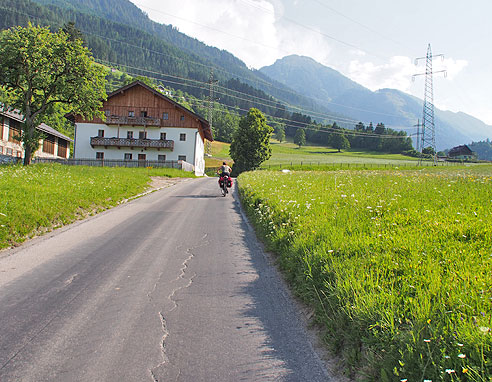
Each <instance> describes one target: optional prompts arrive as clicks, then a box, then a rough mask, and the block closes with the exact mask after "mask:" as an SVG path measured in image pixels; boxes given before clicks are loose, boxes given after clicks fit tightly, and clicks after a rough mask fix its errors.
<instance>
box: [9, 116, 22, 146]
mask: <svg viewBox="0 0 492 382" xmlns="http://www.w3.org/2000/svg"><path fill="white" fill-rule="evenodd" d="M20 135H21V129H20V124H19V122H17V121H14V120H12V119H11V120H10V126H9V142H13V143H20V140H19V138H20Z"/></svg>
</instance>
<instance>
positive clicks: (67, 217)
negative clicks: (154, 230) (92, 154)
mask: <svg viewBox="0 0 492 382" xmlns="http://www.w3.org/2000/svg"><path fill="white" fill-rule="evenodd" d="M151 176H167V177H183V176H184V177H191V176H193V175H192V174H191V173H185V172H183V171H181V170H176V169H150V168H132V169H130V168H108V167H85V166H61V165H41V164H38V165H31V166H28V167H22V166H0V249H1V248H6V247H9V246H15V245H18V244H19V243H21V242H23V241H24V240H26V239H27V238H29V237H32V236H35V235H39V234H41V233H43V232H46V231H49V230H52V229H53V228H57V227H60V226H62V225H64V224H67V223H70V222H73V221H75V220H77V219H80V218H83V217H85V216H87V215H91V214H94V213H96V212H98V211H102V210H104V209H107V208H109V207H112V206H114V205H116V204H118V203H119V202H120V201H122V200H123V199H126V198H129V197H131V196H134V195H137V194H139V193H141V192H142V191H144V190H145V189H146V188H147V187H148V184H149V182H150V177H151Z"/></svg>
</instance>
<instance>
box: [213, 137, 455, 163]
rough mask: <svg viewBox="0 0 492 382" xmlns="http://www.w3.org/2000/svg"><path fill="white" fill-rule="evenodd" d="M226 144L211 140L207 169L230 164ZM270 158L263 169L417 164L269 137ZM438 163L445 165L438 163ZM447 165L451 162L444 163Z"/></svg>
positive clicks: (399, 157) (395, 156) (394, 156)
mask: <svg viewBox="0 0 492 382" xmlns="http://www.w3.org/2000/svg"><path fill="white" fill-rule="evenodd" d="M229 146H230V145H229V144H228V143H223V142H212V153H211V154H212V157H210V158H206V159H205V163H206V164H205V166H206V167H207V168H217V167H219V166H220V165H221V164H222V162H223V161H224V160H226V161H228V163H232V161H231V159H230V155H229ZM271 147H272V157H271V158H270V159H269V160H267V161H266V162H264V163H263V165H262V168H266V169H269V168H271V169H279V168H287V167H288V168H301V167H305V168H309V167H311V168H313V167H317V166H320V167H323V166H333V167H338V168H340V167H341V168H343V167H344V166H346V167H350V165H353V167H354V166H363V165H366V166H368V167H370V166H373V167H381V166H383V167H384V166H400V167H402V166H403V167H405V166H407V167H412V166H416V165H417V164H418V160H417V159H416V158H411V157H407V156H404V155H400V154H384V153H378V152H366V151H357V150H344V151H342V152H340V153H339V152H338V151H337V150H334V149H332V148H328V147H323V146H302V147H301V148H299V147H298V146H297V145H295V144H293V143H291V142H282V143H279V142H278V141H276V140H274V139H272V140H271ZM431 164H432V163H431V162H424V165H427V166H428V165H431ZM440 165H444V164H443V163H440ZM446 165H451V164H449V163H446Z"/></svg>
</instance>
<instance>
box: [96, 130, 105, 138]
mask: <svg viewBox="0 0 492 382" xmlns="http://www.w3.org/2000/svg"><path fill="white" fill-rule="evenodd" d="M97 136H98V137H99V138H104V130H97Z"/></svg>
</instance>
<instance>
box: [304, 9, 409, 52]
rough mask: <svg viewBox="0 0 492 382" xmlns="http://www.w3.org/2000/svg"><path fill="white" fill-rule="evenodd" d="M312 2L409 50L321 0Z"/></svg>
mask: <svg viewBox="0 0 492 382" xmlns="http://www.w3.org/2000/svg"><path fill="white" fill-rule="evenodd" d="M311 1H314V2H316V3H318V4H320V5H322V6H323V7H325V8H327V9H329V10H330V11H332V12H333V13H336V14H337V15H339V16H342V17H343V18H345V19H347V20H349V21H351V22H353V23H355V24H357V25H359V26H361V27H363V28H365V29H367V30H368V31H370V32H372V33H374V34H377V35H378V36H379V37H382V38H384V39H386V40H389V41H391V42H393V43H394V44H396V45H399V46H402V47H405V48H407V47H406V46H404V45H403V44H402V43H400V42H398V41H396V40H394V39H392V38H391V37H389V36H386V35H383V34H382V33H380V32H378V31H377V30H375V29H373V28H371V27H369V26H367V25H365V24H362V23H361V22H359V21H357V20H355V19H353V18H352V17H350V16H347V15H345V14H343V13H342V12H340V11H338V10H336V9H335V8H333V7H331V6H329V5H327V4H325V3H323V2H322V1H321V0H311Z"/></svg>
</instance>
